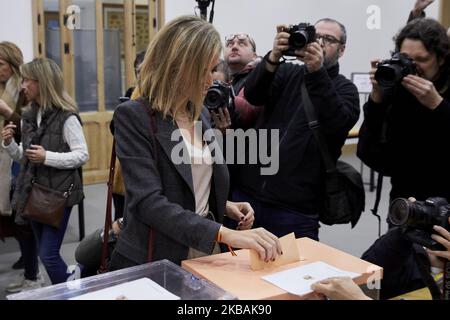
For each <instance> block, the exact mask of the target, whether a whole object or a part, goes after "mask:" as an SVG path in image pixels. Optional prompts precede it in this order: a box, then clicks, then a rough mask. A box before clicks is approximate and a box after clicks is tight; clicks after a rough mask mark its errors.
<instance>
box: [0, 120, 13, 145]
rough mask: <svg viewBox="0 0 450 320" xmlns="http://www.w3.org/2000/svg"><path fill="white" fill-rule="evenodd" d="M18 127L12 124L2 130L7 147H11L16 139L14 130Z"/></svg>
mask: <svg viewBox="0 0 450 320" xmlns="http://www.w3.org/2000/svg"><path fill="white" fill-rule="evenodd" d="M15 128H16V125H15V124H13V123H12V122H10V123H9V124H7V125H6V126H4V127H3V129H2V139H3V143H4V145H5V146H9V145H10V144H11V142H12V140H13V138H14V129H15Z"/></svg>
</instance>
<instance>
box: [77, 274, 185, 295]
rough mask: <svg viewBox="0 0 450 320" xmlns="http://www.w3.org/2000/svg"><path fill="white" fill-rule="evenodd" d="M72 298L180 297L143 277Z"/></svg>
mask: <svg viewBox="0 0 450 320" xmlns="http://www.w3.org/2000/svg"><path fill="white" fill-rule="evenodd" d="M70 300H180V297H178V296H176V295H174V294H172V293H170V292H169V291H167V290H166V289H164V288H163V287H161V286H160V285H159V284H157V283H156V282H154V281H152V280H150V279H149V278H142V279H138V280H134V281H130V282H126V283H122V284H119V285H117V286H113V287H109V288H106V289H101V290H98V291H94V292H90V293H87V294H83V295H81V296H78V297H75V298H71V299H70Z"/></svg>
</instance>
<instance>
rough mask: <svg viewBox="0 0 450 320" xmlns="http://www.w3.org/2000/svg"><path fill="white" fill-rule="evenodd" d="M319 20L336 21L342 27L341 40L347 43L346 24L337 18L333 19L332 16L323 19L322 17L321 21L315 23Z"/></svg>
mask: <svg viewBox="0 0 450 320" xmlns="http://www.w3.org/2000/svg"><path fill="white" fill-rule="evenodd" d="M319 22H331V23H336V24H337V25H338V26H339V28H341V33H342V36H341V39H340V40H341V42H342V44H346V43H347V29H346V28H345V26H344V25H343V24H342V23H340V22H339V21H337V20H334V19H331V18H323V19H320V20H319V21H317V22H316V23H315V24H314V25H316V24H318V23H319Z"/></svg>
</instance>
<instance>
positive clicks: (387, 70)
mask: <svg viewBox="0 0 450 320" xmlns="http://www.w3.org/2000/svg"><path fill="white" fill-rule="evenodd" d="M410 74H412V75H416V74H417V67H416V63H415V62H414V60H413V59H411V58H410V57H409V56H408V55H406V54H404V53H400V52H396V53H394V54H393V55H392V58H391V59H388V60H383V61H381V62H380V63H378V65H377V71H376V72H375V80H377V81H378V84H379V85H380V87H381V89H391V88H394V87H396V86H397V85H399V84H400V83H401V82H402V80H403V78H404V77H406V76H407V75H410Z"/></svg>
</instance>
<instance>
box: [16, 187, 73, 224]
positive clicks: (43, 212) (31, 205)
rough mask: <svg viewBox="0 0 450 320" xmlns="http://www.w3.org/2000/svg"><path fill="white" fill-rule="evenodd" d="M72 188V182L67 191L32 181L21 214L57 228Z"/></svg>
mask: <svg viewBox="0 0 450 320" xmlns="http://www.w3.org/2000/svg"><path fill="white" fill-rule="evenodd" d="M72 188H73V184H71V185H70V187H69V190H68V191H66V192H61V191H57V190H53V189H50V188H47V187H45V186H43V185H40V184H38V183H36V182H33V187H32V189H31V192H30V196H29V198H28V201H27V204H26V206H25V209H24V211H23V215H24V216H25V217H27V218H28V219H30V220H33V221H37V222H40V223H44V224H48V225H51V226H53V227H55V228H59V225H60V223H61V219H62V218H63V215H64V209H65V208H66V202H67V198H68V197H69V195H70V192H71V191H72Z"/></svg>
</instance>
